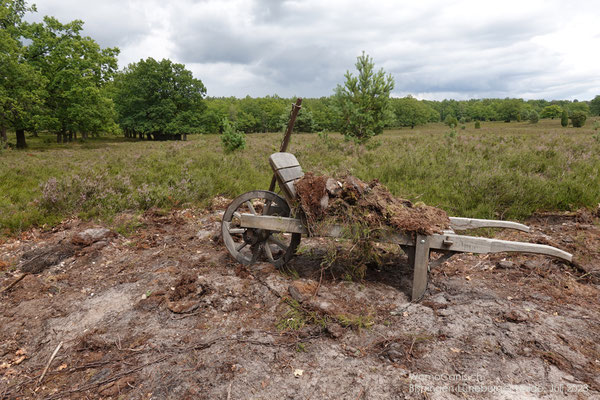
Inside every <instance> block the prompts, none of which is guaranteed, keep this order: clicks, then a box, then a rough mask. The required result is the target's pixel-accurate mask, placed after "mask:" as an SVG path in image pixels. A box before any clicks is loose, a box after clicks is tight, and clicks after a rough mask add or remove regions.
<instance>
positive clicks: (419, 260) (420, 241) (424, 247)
mask: <svg viewBox="0 0 600 400" xmlns="http://www.w3.org/2000/svg"><path fill="white" fill-rule="evenodd" d="M430 240H431V236H425V235H417V243H416V247H415V263H414V277H413V287H412V301H419V300H420V299H421V297H423V294H424V293H425V289H427V267H428V266H429V243H430Z"/></svg>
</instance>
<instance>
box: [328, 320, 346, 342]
mask: <svg viewBox="0 0 600 400" xmlns="http://www.w3.org/2000/svg"><path fill="white" fill-rule="evenodd" d="M325 329H327V333H329V335H331V337H332V338H334V339H338V338H340V337H342V336H343V335H344V333H346V330H345V329H344V328H343V327H342V326H341V325H340V324H338V323H335V322H332V323H330V324H327V327H326V328H325Z"/></svg>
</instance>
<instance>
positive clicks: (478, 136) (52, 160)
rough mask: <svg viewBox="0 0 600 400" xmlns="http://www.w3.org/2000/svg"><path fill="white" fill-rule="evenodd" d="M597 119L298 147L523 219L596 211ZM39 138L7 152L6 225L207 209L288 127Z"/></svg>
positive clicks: (337, 164)
mask: <svg viewBox="0 0 600 400" xmlns="http://www.w3.org/2000/svg"><path fill="white" fill-rule="evenodd" d="M593 126H594V121H592V120H590V121H588V123H587V125H586V127H584V128H581V129H574V128H561V127H560V122H559V121H558V120H542V121H540V123H539V124H537V125H531V124H529V123H515V122H513V123H510V124H507V123H502V122H494V123H491V122H490V123H483V124H482V128H481V129H474V128H473V124H472V123H470V124H467V126H466V129H464V130H462V129H460V127H459V128H458V129H456V135H453V134H451V133H450V129H449V128H448V127H446V126H444V125H442V124H430V125H427V126H425V127H421V128H415V129H412V130H411V129H402V130H395V131H387V132H385V134H384V135H382V136H379V137H376V138H375V139H374V140H372V141H371V143H369V144H368V145H367V146H366V148H359V147H357V146H356V145H354V144H352V143H350V142H345V141H344V140H343V138H342V137H341V136H340V135H338V134H329V135H327V136H326V137H322V136H321V137H320V136H319V135H316V134H296V135H294V136H293V137H292V142H291V146H290V151H291V152H293V153H295V154H296V156H297V157H298V159H299V160H300V162H301V163H302V165H303V166H304V168H305V170H312V171H315V172H323V173H328V174H336V173H344V172H350V173H352V174H354V175H356V176H358V177H359V178H361V179H363V180H370V179H374V178H378V179H379V180H380V181H381V182H382V183H384V184H385V185H387V186H388V187H389V189H390V190H391V191H392V192H393V193H394V194H396V195H402V196H403V197H405V198H408V199H410V200H413V201H423V202H425V203H427V204H430V205H433V206H437V207H441V208H443V209H445V210H446V211H448V213H449V214H451V215H457V216H469V217H481V218H500V219H523V218H525V217H527V216H529V215H531V214H532V213H533V212H534V211H536V210H571V209H577V208H580V207H595V206H596V205H597V204H598V202H599V200H600V179H598V177H599V176H600V156H599V155H600V141H598V140H596V139H594V137H593V135H594V134H595V133H596V134H597V131H594V129H593ZM52 139H53V137H51V136H41V137H40V138H31V139H29V143H30V148H29V149H28V150H26V151H9V150H4V151H3V152H2V153H0V232H3V233H4V234H10V233H16V232H19V231H21V230H23V229H27V228H29V227H31V226H42V225H44V224H48V225H53V224H56V223H57V222H59V221H60V220H62V219H64V218H66V217H68V216H72V215H79V216H81V217H83V218H100V219H102V220H104V221H110V220H111V217H112V216H114V215H115V214H116V213H119V212H121V211H125V210H131V211H134V212H141V211H143V210H145V209H148V208H149V207H153V206H156V207H161V208H167V209H168V208H172V207H182V206H185V205H192V206H203V205H206V204H207V202H208V201H209V200H210V199H212V198H213V197H214V196H216V195H224V196H226V197H230V198H231V197H235V196H236V195H238V194H241V193H243V192H245V191H248V190H252V189H257V188H267V187H268V184H269V181H270V177H271V173H270V169H269V166H268V160H267V159H268V156H269V154H270V153H272V152H274V151H277V149H278V147H279V142H280V140H281V133H269V134H252V135H249V136H248V138H247V143H248V144H247V147H246V149H245V150H243V151H242V152H238V153H233V154H224V153H223V151H222V148H221V145H220V140H219V137H218V136H214V135H204V136H192V137H191V140H189V141H188V142H146V141H142V142H128V141H125V140H124V139H121V138H100V139H91V140H88V142H86V143H83V144H81V143H73V144H60V145H59V144H54V143H49V142H52Z"/></svg>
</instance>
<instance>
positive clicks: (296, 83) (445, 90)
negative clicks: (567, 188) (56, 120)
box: [38, 0, 600, 99]
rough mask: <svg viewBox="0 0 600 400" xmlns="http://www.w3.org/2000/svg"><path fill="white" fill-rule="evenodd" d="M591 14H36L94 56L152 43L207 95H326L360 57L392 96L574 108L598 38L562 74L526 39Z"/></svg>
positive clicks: (577, 6)
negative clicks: (62, 26) (73, 29)
mask: <svg viewBox="0 0 600 400" xmlns="http://www.w3.org/2000/svg"><path fill="white" fill-rule="evenodd" d="M594 3H595V2H594V1H584V0H582V1H580V2H577V3H571V2H567V1H566V0H565V1H561V0H548V1H546V2H544V3H543V4H541V3H540V4H537V3H529V2H523V3H511V2H510V0H505V1H504V2H503V3H501V4H500V3H493V4H492V3H483V2H465V1H458V2H453V3H452V4H448V3H447V2H443V1H441V0H440V1H437V0H432V1H422V2H413V3H410V4H407V3H400V2H397V1H391V0H390V1H379V2H377V3H374V2H364V1H358V0H357V1H341V0H330V1H323V0H290V1H278V0H179V1H177V2H158V1H157V0H149V1H142V0H129V1H127V0H124V1H121V2H118V1H115V0H107V1H103V2H97V1H95V2H91V1H86V0H80V1H76V0H45V1H44V4H43V6H42V5H40V6H39V7H38V8H39V9H40V14H43V13H46V14H51V15H56V16H57V17H59V19H61V20H69V19H74V18H80V19H83V20H85V21H86V25H85V27H86V28H85V29H86V33H87V34H89V35H90V36H92V37H94V38H95V39H96V40H98V41H99V42H100V43H101V44H102V45H103V46H115V45H118V46H120V47H122V50H123V52H124V53H125V54H122V56H121V59H125V60H130V59H132V57H131V54H135V55H136V56H138V55H143V54H146V53H147V52H148V54H146V56H147V57H150V56H154V57H156V54H155V53H158V52H159V51H158V47H159V46H157V44H158V43H156V42H155V40H157V38H159V39H161V40H162V41H161V43H160V54H161V55H164V54H165V53H166V54H168V56H169V57H171V58H172V59H173V60H174V61H176V62H182V63H185V64H189V65H193V66H194V70H195V71H199V72H198V73H199V74H204V76H198V77H199V78H201V79H202V80H203V81H205V83H207V82H210V84H207V86H208V89H209V92H210V93H211V95H237V96H244V95H246V94H250V95H252V96H262V95H266V94H274V93H277V94H279V95H281V96H290V95H292V94H297V95H303V96H321V95H329V94H331V93H332V91H333V89H334V88H335V86H336V85H337V84H338V83H342V82H343V80H344V73H345V71H346V70H351V71H352V70H354V63H355V61H356V57H357V56H358V55H360V52H361V51H362V50H365V51H366V52H367V53H368V54H369V55H371V56H372V57H373V58H374V60H375V63H376V66H377V68H379V67H383V68H384V69H385V70H386V71H387V72H390V73H392V74H393V76H394V77H395V80H396V90H395V93H397V94H399V93H408V92H410V93H414V94H418V93H426V94H427V96H431V97H437V96H443V95H447V94H454V95H456V96H458V97H461V96H462V97H463V98H464V97H473V96H475V97H489V96H536V97H553V96H563V97H565V98H570V97H575V96H578V97H579V98H580V99H584V98H585V97H584V96H588V97H593V95H592V94H593V93H594V92H600V89H599V86H598V85H599V82H598V79H597V78H595V75H594V74H593V73H592V72H594V71H595V69H594V67H593V65H594V60H596V63H595V65H597V62H598V61H600V60H599V59H598V57H597V56H595V53H593V52H592V50H591V48H593V47H594V46H593V44H594V43H596V44H598V36H599V35H600V27H599V26H597V25H594V26H596V28H593V27H592V28H591V29H588V31H587V32H586V33H587V34H586V35H585V36H581V35H580V36H579V37H576V36H573V40H574V41H576V42H577V43H579V42H580V41H582V40H585V41H587V43H589V44H590V46H589V47H588V48H589V49H590V50H589V53H588V54H587V55H585V56H584V57H582V58H581V59H578V60H577V64H574V63H573V62H571V63H568V62H565V61H568V60H566V58H565V57H567V54H568V55H571V54H573V53H572V52H571V53H569V52H568V51H565V47H566V46H565V45H564V43H563V44H562V45H561V46H556V47H554V46H552V45H551V44H550V45H548V42H544V41H543V40H542V41H539V40H536V38H540V37H542V38H543V37H544V35H557V32H561V35H562V32H563V30H564V29H565V27H567V26H568V24H569V23H571V21H579V19H581V18H586V17H590V16H594V15H596V16H597V15H598V11H597V9H596V6H595V4H594ZM576 18H578V19H576ZM592 25H593V24H592ZM576 28H577V26H575V28H573V27H571V28H569V29H571V31H572V30H573V29H576ZM594 40H595V42H594ZM596 47H597V46H596ZM594 57H596V58H595V59H594ZM573 65H575V68H574V67H573ZM586 65H589V66H587V67H586ZM586 85H587V86H586Z"/></svg>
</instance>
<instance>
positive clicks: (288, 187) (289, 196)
mask: <svg viewBox="0 0 600 400" xmlns="http://www.w3.org/2000/svg"><path fill="white" fill-rule="evenodd" d="M279 187H280V188H281V190H283V194H284V196H285V198H286V200H287V201H288V203H292V202H294V201H295V200H296V186H294V182H288V183H282V182H281V181H280V182H279Z"/></svg>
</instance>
